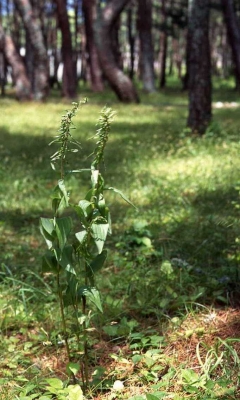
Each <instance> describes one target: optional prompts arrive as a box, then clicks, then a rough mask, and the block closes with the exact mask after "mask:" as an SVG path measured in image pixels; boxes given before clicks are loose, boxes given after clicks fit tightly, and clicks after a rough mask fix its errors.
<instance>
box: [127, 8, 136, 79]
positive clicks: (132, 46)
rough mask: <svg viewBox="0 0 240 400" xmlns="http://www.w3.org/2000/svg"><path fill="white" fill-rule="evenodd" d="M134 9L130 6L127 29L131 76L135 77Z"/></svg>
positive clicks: (131, 77)
mask: <svg viewBox="0 0 240 400" xmlns="http://www.w3.org/2000/svg"><path fill="white" fill-rule="evenodd" d="M132 14H133V10H132V7H130V8H129V9H128V11H127V30H128V43H129V49H130V68H129V77H130V79H133V77H134V61H135V55H134V50H135V36H134V34H133V15H132Z"/></svg>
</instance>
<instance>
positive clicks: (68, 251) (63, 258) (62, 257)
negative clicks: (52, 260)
mask: <svg viewBox="0 0 240 400" xmlns="http://www.w3.org/2000/svg"><path fill="white" fill-rule="evenodd" d="M54 252H55V254H56V258H57V260H58V263H59V264H60V265H61V267H63V268H64V269H65V270H66V271H68V272H70V273H72V274H74V275H75V274H76V272H75V269H74V267H73V248H72V246H65V247H64V249H63V250H62V251H61V250H60V249H56V250H54Z"/></svg>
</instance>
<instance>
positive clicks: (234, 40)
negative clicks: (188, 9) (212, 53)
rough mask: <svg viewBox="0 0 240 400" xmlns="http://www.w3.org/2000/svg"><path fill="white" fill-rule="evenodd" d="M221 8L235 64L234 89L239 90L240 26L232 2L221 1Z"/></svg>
mask: <svg viewBox="0 0 240 400" xmlns="http://www.w3.org/2000/svg"><path fill="white" fill-rule="evenodd" d="M222 8H223V13H224V18H225V23H226V27H227V34H228V40H229V44H230V46H231V49H232V57H233V61H234V64H235V75H236V87H237V89H238V90H240V26H239V22H238V19H237V15H236V13H235V10H234V3H233V0H222Z"/></svg>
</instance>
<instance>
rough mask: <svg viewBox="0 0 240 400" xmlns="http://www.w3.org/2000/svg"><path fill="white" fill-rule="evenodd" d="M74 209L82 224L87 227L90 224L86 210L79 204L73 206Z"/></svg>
mask: <svg viewBox="0 0 240 400" xmlns="http://www.w3.org/2000/svg"><path fill="white" fill-rule="evenodd" d="M72 207H73V209H74V210H75V211H76V213H77V216H78V218H79V219H80V221H81V223H82V225H83V226H84V227H85V226H87V225H88V222H87V219H86V217H85V215H84V212H83V210H82V208H81V207H79V206H72Z"/></svg>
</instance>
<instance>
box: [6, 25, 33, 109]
mask: <svg viewBox="0 0 240 400" xmlns="http://www.w3.org/2000/svg"><path fill="white" fill-rule="evenodd" d="M0 37H1V43H2V45H3V51H4V54H5V57H6V60H7V62H8V63H9V65H11V67H12V74H13V81H14V87H15V93H16V97H17V99H18V100H22V101H23V100H31V98H32V92H31V84H30V81H29V79H28V77H27V74H26V68H25V65H24V63H23V61H22V58H21V56H20V55H19V53H18V51H17V50H16V47H15V44H14V42H13V40H12V38H11V36H9V35H4V32H3V29H2V27H1V26H0Z"/></svg>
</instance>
